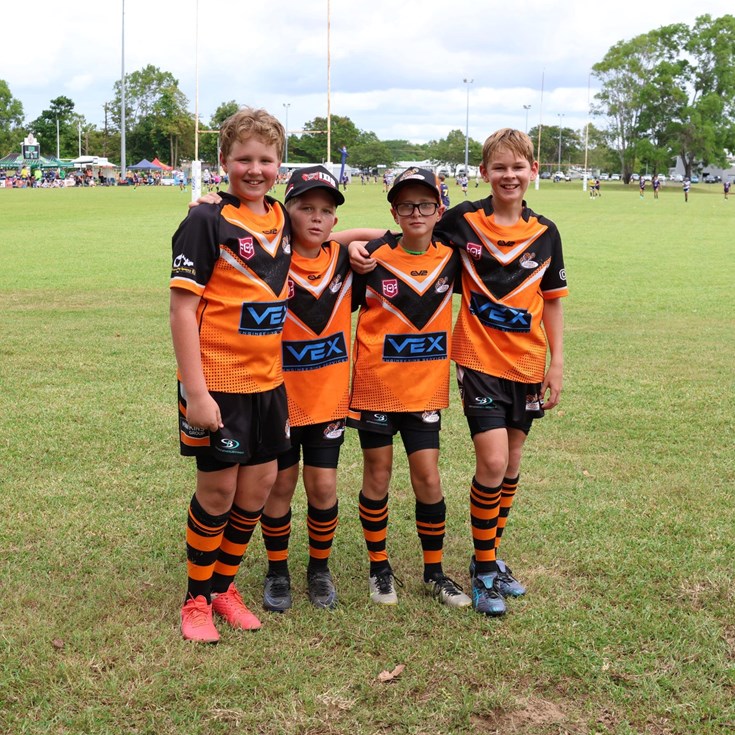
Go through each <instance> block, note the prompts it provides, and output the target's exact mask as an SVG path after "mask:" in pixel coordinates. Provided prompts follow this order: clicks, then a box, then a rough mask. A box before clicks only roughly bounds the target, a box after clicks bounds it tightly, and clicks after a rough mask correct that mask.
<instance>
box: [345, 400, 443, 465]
mask: <svg viewBox="0 0 735 735" xmlns="http://www.w3.org/2000/svg"><path fill="white" fill-rule="evenodd" d="M347 425H348V426H350V427H352V428H353V429H357V430H358V432H359V436H360V446H361V447H362V448H363V449H378V448H380V447H388V446H391V445H392V444H393V437H394V436H395V435H396V434H397V433H399V432H400V434H401V439H402V441H403V446H404V448H405V449H406V454H413V453H414V452H417V451H418V450H420V449H439V432H440V431H441V428H442V421H441V411H416V412H405V413H403V412H395V413H388V412H385V413H384V412H381V411H354V410H351V411H350V414H349V416H348V417H347Z"/></svg>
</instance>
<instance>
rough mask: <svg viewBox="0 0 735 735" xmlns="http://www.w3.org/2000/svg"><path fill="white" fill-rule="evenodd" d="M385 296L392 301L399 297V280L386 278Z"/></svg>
mask: <svg viewBox="0 0 735 735" xmlns="http://www.w3.org/2000/svg"><path fill="white" fill-rule="evenodd" d="M382 285H383V296H385V298H387V299H392V298H393V297H395V296H398V279H397V278H386V279H385V280H384V281H383V284H382Z"/></svg>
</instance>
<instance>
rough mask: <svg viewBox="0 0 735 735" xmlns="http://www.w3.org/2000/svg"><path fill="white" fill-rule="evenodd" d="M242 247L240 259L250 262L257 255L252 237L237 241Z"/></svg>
mask: <svg viewBox="0 0 735 735" xmlns="http://www.w3.org/2000/svg"><path fill="white" fill-rule="evenodd" d="M237 243H238V245H239V246H240V257H241V258H243V259H244V260H250V258H252V257H253V255H255V244H254V243H253V238H252V237H241V238H239V239H238V241H237Z"/></svg>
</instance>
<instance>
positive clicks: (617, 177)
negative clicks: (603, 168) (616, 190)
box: [610, 174, 621, 181]
mask: <svg viewBox="0 0 735 735" xmlns="http://www.w3.org/2000/svg"><path fill="white" fill-rule="evenodd" d="M620 179H621V176H620V174H610V181H620Z"/></svg>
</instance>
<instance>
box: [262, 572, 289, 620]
mask: <svg viewBox="0 0 735 735" xmlns="http://www.w3.org/2000/svg"><path fill="white" fill-rule="evenodd" d="M292 604H293V601H292V600H291V578H290V577H289V576H288V574H270V573H269V574H267V575H266V577H265V581H264V582H263V607H264V608H265V609H266V610H270V611H271V612H286V610H288V609H290V607H291V605H292Z"/></svg>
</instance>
